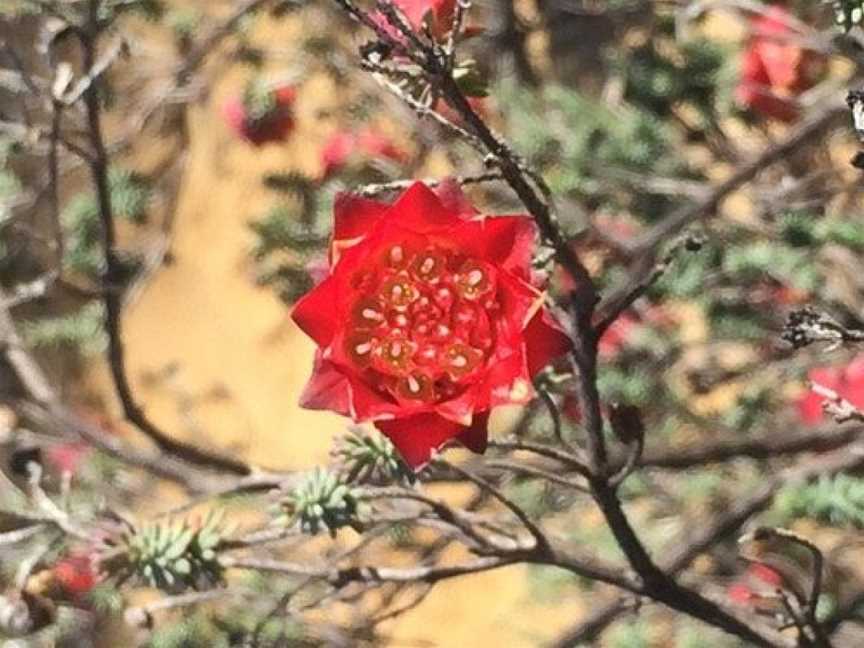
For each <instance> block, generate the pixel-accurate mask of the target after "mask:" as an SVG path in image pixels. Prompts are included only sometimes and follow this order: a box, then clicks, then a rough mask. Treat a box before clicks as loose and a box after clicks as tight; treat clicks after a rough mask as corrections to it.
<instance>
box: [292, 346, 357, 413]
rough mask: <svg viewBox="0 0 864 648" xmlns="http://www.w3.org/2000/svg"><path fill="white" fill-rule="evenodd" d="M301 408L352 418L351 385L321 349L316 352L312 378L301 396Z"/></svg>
mask: <svg viewBox="0 0 864 648" xmlns="http://www.w3.org/2000/svg"><path fill="white" fill-rule="evenodd" d="M300 406H301V407H305V408H306V409H313V410H331V411H333V412H336V413H337V414H342V415H343V416H351V410H352V407H351V383H350V382H349V380H348V377H347V376H346V375H345V374H344V373H342V371H340V369H339V368H338V367H337V366H336V365H335V364H333V363H332V362H330V361H329V360H325V359H324V358H323V356H322V353H321V350H320V349H319V350H317V351H316V352H315V366H314V367H313V369H312V377H311V378H310V379H309V382H308V383H306V387H305V388H304V389H303V393H302V394H301V395H300Z"/></svg>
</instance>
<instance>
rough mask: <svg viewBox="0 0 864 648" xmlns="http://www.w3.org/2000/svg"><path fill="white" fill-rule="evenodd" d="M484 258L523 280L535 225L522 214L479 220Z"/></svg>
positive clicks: (530, 252) (532, 244) (530, 254)
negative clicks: (481, 222)
mask: <svg viewBox="0 0 864 648" xmlns="http://www.w3.org/2000/svg"><path fill="white" fill-rule="evenodd" d="M483 230H484V231H483V236H484V247H485V250H484V255H483V256H484V258H485V259H486V260H487V261H489V262H490V263H493V264H495V265H497V266H499V267H501V268H503V269H504V270H509V271H510V272H513V273H514V274H517V275H518V276H519V277H520V278H523V279H527V277H528V274H529V272H530V270H531V259H532V256H533V254H534V243H535V240H536V238H537V226H536V225H535V224H534V221H532V220H530V219H529V218H528V217H526V216H497V217H494V218H487V219H485V220H484V221H483Z"/></svg>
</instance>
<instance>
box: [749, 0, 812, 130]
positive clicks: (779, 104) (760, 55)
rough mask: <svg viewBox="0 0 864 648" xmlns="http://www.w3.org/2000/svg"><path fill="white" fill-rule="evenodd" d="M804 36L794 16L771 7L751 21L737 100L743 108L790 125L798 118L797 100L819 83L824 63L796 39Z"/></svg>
mask: <svg viewBox="0 0 864 648" xmlns="http://www.w3.org/2000/svg"><path fill="white" fill-rule="evenodd" d="M801 37H802V34H801V33H800V31H799V30H798V29H797V28H796V26H795V25H794V23H793V21H792V14H791V13H790V12H789V10H788V9H786V8H785V7H783V6H781V5H772V6H770V7H769V8H768V9H767V10H766V11H765V12H764V13H762V14H760V15H758V16H757V17H756V18H755V19H753V20H752V21H751V36H750V40H749V42H748V44H747V48H746V49H745V51H744V55H743V59H742V64H741V78H740V81H739V82H738V87H737V88H736V89H735V98H736V100H737V101H738V103H740V104H741V105H742V106H744V107H746V108H749V109H751V110H754V111H756V112H758V113H761V114H763V115H765V116H767V117H772V118H774V119H777V120H780V121H785V122H790V121H794V120H795V119H797V117H798V105H797V103H796V102H795V97H796V96H798V95H799V94H801V93H802V92H803V91H805V90H807V89H808V88H810V87H811V86H812V85H813V84H814V83H815V81H816V75H817V73H818V70H819V67H820V66H821V61H820V59H819V57H818V56H817V55H816V54H815V53H814V52H812V51H811V50H807V49H805V48H803V47H802V46H801V45H800V44H799V43H797V42H796V39H799V40H800V39H801Z"/></svg>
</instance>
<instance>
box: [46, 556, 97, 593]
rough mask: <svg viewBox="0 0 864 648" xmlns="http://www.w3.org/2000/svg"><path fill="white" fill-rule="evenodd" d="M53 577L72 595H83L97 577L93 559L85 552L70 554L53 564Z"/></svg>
mask: <svg viewBox="0 0 864 648" xmlns="http://www.w3.org/2000/svg"><path fill="white" fill-rule="evenodd" d="M54 578H55V579H56V580H57V583H58V584H59V585H60V587H62V588H63V590H64V591H65V592H66V593H67V594H70V595H72V596H75V597H80V596H84V595H85V594H87V593H88V592H90V590H92V589H93V588H94V587H95V586H96V583H98V582H99V577H98V575H97V573H96V568H95V566H94V564H93V559H92V558H91V557H90V556H88V555H87V554H82V553H76V554H70V555H69V556H66V557H65V558H63V559H61V560H60V561H59V562H57V564H55V565H54Z"/></svg>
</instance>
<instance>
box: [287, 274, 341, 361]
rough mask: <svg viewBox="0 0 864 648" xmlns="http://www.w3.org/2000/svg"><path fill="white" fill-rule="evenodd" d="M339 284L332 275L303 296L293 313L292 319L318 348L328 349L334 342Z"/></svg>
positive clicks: (337, 318) (337, 319) (337, 320)
mask: <svg viewBox="0 0 864 648" xmlns="http://www.w3.org/2000/svg"><path fill="white" fill-rule="evenodd" d="M338 286H339V284H338V281H337V280H336V278H335V277H333V276H332V275H331V276H329V277H327V278H326V279H324V281H322V282H321V283H319V284H318V285H317V286H315V287H314V288H313V289H312V290H310V291H309V292H308V293H306V294H305V295H303V297H301V298H300V301H298V302H297V303H296V304H295V305H294V309H293V310H292V311H291V319H293V320H294V321H295V322H296V323H297V326H299V327H300V328H301V329H303V331H304V332H305V333H306V334H307V335H308V336H309V337H311V338H312V339H313V340H315V342H316V343H317V344H318V346H322V347H326V346H327V345H329V344H330V342H331V341H332V340H333V335H334V334H335V333H336V325H337V323H338V322H339V317H338V310H337V305H338V304H339V287H338Z"/></svg>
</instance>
